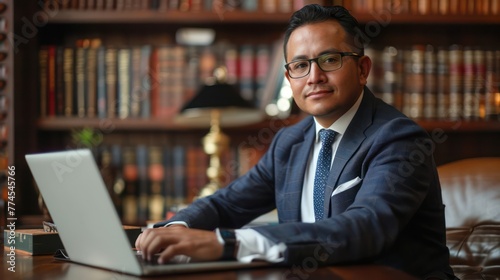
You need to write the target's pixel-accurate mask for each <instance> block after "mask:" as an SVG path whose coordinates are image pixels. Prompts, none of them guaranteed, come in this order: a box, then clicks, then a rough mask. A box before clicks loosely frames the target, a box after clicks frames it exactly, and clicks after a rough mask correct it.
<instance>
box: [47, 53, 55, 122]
mask: <svg viewBox="0 0 500 280" xmlns="http://www.w3.org/2000/svg"><path fill="white" fill-rule="evenodd" d="M47 79H48V80H47V98H48V99H47V105H48V107H47V115H48V116H49V117H53V116H55V115H56V46H52V45H51V46H48V67H47Z"/></svg>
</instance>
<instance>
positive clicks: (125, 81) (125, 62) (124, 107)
mask: <svg viewBox="0 0 500 280" xmlns="http://www.w3.org/2000/svg"><path fill="white" fill-rule="evenodd" d="M130 59H131V50H130V49H129V48H121V49H119V50H118V61H117V63H118V81H117V85H118V86H117V98H118V102H117V104H118V117H119V118H120V119H125V118H127V117H129V116H130Z"/></svg>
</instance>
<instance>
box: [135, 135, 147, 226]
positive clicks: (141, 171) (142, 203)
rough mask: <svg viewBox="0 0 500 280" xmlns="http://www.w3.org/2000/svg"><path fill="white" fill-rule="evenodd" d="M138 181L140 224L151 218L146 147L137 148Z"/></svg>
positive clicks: (139, 146) (138, 216) (138, 217)
mask: <svg viewBox="0 0 500 280" xmlns="http://www.w3.org/2000/svg"><path fill="white" fill-rule="evenodd" d="M136 160H137V179H138V185H137V187H138V195H139V197H138V213H137V214H138V215H137V219H138V222H140V223H144V222H145V221H146V220H147V219H148V217H149V181H148V162H149V159H148V148H147V147H146V146H145V145H138V146H137V147H136Z"/></svg>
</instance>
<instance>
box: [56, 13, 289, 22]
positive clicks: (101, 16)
mask: <svg viewBox="0 0 500 280" xmlns="http://www.w3.org/2000/svg"><path fill="white" fill-rule="evenodd" d="M131 18H133V19H134V20H133V21H131V20H130V19H131ZM289 18H290V13H261V12H245V11H238V10H235V11H222V12H216V11H213V12H207V11H190V12H181V11H168V12H161V11H151V10H144V11H92V12H89V11H79V10H68V11H66V10H65V11H60V12H59V13H57V14H56V15H55V16H54V17H52V18H50V19H49V23H54V24H55V23H57V24H72V23H74V24H85V23H98V24H127V23H132V24H140V23H175V24H182V23H186V24H200V23H205V24H228V23H252V24H255V23H259V24H269V23H277V24H283V25H284V24H285V23H286V22H287V21H288V19H289Z"/></svg>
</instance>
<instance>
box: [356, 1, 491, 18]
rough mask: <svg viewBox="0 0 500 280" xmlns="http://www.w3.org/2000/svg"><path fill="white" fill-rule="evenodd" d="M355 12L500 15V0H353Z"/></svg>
mask: <svg viewBox="0 0 500 280" xmlns="http://www.w3.org/2000/svg"><path fill="white" fill-rule="evenodd" d="M351 5H352V7H351V8H352V11H353V12H354V13H373V12H381V11H387V12H390V13H393V14H416V15H499V14H500V0H397V1H394V0H352V1H351Z"/></svg>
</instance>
